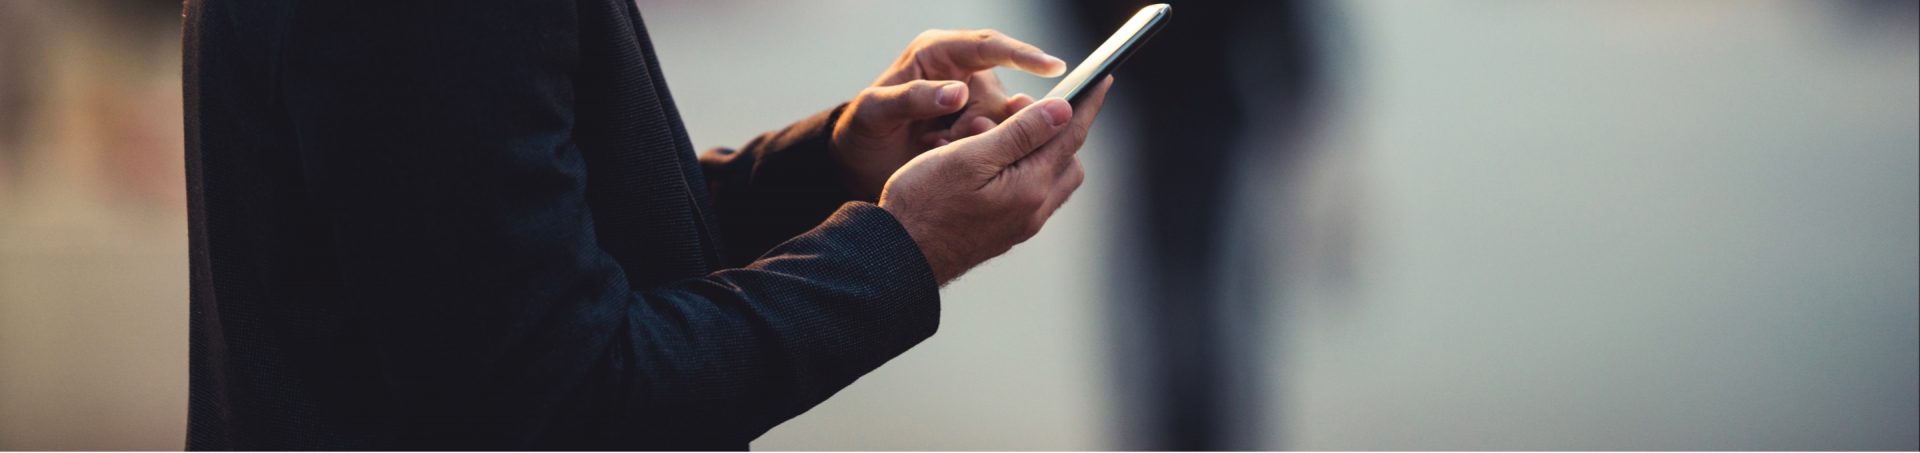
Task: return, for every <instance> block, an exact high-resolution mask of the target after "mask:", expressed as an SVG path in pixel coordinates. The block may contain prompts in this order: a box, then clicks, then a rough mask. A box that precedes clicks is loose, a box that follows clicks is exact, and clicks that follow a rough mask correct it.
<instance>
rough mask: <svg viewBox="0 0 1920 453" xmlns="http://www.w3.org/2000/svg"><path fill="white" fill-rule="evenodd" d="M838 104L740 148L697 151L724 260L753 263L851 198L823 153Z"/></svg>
mask: <svg viewBox="0 0 1920 453" xmlns="http://www.w3.org/2000/svg"><path fill="white" fill-rule="evenodd" d="M845 109H846V105H845V104H841V105H840V106H838V107H834V108H832V109H829V110H827V111H824V112H820V113H817V114H814V115H812V116H809V117H807V118H806V119H802V120H800V121H799V122H795V123H793V124H792V125H789V126H787V127H786V128H785V129H781V130H778V131H773V132H768V133H765V134H761V135H760V136H759V137H755V138H754V139H753V141H750V142H747V146H745V147H741V148H739V149H732V148H714V149H711V150H708V151H707V152H706V153H703V154H701V155H700V167H701V169H702V170H704V172H705V173H706V177H707V188H708V193H711V194H713V204H714V207H715V208H716V211H717V212H716V214H715V216H716V217H717V218H718V221H719V223H720V225H719V226H720V232H721V235H722V237H725V238H726V245H727V249H726V253H725V259H726V260H727V263H728V264H729V265H740V264H743V263H746V262H749V261H752V260H753V259H754V258H757V257H759V256H760V255H762V254H764V253H766V251H767V250H768V249H771V248H773V246H774V245H775V244H779V243H781V242H782V241H786V240H787V239H788V238H792V237H793V236H794V235H797V234H800V233H801V232H803V231H807V229H809V228H812V227H813V226H814V225H818V224H819V223H820V221H821V220H825V219H826V218H827V215H828V214H831V213H833V211H834V210H835V209H836V208H838V207H839V206H840V204H841V203H845V202H848V201H852V200H853V199H854V196H853V194H852V193H851V192H850V191H848V190H847V188H846V186H844V185H842V182H841V181H843V180H845V178H843V177H842V176H841V172H842V170H841V169H840V166H839V165H837V164H836V163H835V160H834V159H833V157H832V156H831V155H830V154H829V151H828V146H829V145H828V143H829V139H830V138H831V137H832V136H833V125H834V123H835V121H837V120H838V118H839V117H840V112H841V111H842V110H845ZM862 201H869V202H870V201H874V200H862Z"/></svg>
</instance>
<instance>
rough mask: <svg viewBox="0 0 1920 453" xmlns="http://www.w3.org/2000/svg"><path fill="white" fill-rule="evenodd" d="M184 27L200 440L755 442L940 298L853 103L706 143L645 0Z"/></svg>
mask: <svg viewBox="0 0 1920 453" xmlns="http://www.w3.org/2000/svg"><path fill="white" fill-rule="evenodd" d="M185 52H186V62H185V89H186V118H187V124H186V128H187V175H188V192H189V199H190V202H189V203H190V206H189V208H190V211H191V232H192V241H191V244H192V245H191V249H192V250H191V251H192V259H191V263H192V288H193V289H192V300H193V302H192V307H193V308H192V345H191V351H192V359H191V360H192V365H191V378H192V379H191V381H192V390H191V409H190V413H189V419H190V421H189V426H188V437H187V447H188V448H191V449H229V448H237V449H268V450H275V449H363V448H378V449H416V448H428V449H441V448H457V449H480V450H494V449H518V448H538V449H562V450H573V449H654V448H676V449H704V448H722V449H742V448H745V447H746V446H747V443H748V441H750V440H752V439H753V438H755V437H757V436H759V435H760V434H762V433H764V432H766V431H767V430H768V429H770V428H772V427H773V426H774V425H777V424H779V423H781V422H782V421H785V420H787V419H789V418H792V417H794V416H795V415H798V414H800V413H801V412H804V411H806V410H807V409H808V408H811V407H813V406H814V405H815V404H818V403H820V402H821V401H822V400H824V399H826V398H827V397H828V396H830V395H832V394H833V393H834V392H836V391H838V390H839V389H841V388H842V387H845V386H846V385H848V384H850V383H852V382H853V380H854V379H857V378H859V377H860V376H861V375H863V374H865V373H867V372H868V371H871V370H873V369H874V368H875V367H878V366H880V364H881V363H884V362H886V361H887V360H889V359H891V358H893V357H894V356H896V355H899V354H900V353H902V352H904V351H906V350H907V348H909V347H911V346H913V345H914V344H916V343H918V342H919V341H921V340H922V339H925V338H927V337H928V336H929V335H931V334H932V333H933V332H934V329H935V326H936V325H937V323H938V319H939V300H938V292H937V286H936V284H935V282H934V279H933V276H932V273H931V271H930V270H929V269H928V267H927V263H926V260H925V258H924V257H923V256H921V254H920V250H919V249H918V248H917V247H916V246H915V244H914V242H913V240H912V238H911V237H909V236H908V235H907V232H906V231H905V230H904V229H902V228H901V226H900V225H899V224H898V223H897V222H896V221H895V220H894V218H893V217H892V216H891V215H889V214H888V213H887V212H886V211H885V210H882V209H880V208H878V207H876V206H874V205H872V204H868V203H865V202H861V201H853V200H850V197H849V196H848V195H847V193H846V191H844V190H843V189H841V188H840V186H838V185H837V184H838V180H839V178H838V177H837V175H836V171H837V170H836V168H837V167H836V166H835V165H834V164H833V163H832V161H831V158H830V157H829V156H828V153H827V149H826V147H827V145H826V143H827V139H826V137H827V136H828V134H829V132H830V128H831V126H832V124H833V118H834V116H835V115H836V112H837V111H838V110H837V109H836V110H832V111H828V112H824V113H822V114H820V115H816V116H814V117H812V118H808V119H806V120H803V121H801V122H799V123H796V124H795V125H793V126H791V127H789V128H787V129H785V130H783V131H778V132H774V133H769V134H767V135H764V136H761V137H759V138H757V139H755V140H754V141H753V142H751V143H749V144H748V145H747V146H746V147H744V148H742V149H740V150H738V151H737V152H735V151H731V150H716V151H712V152H709V153H707V154H706V155H705V156H702V157H700V158H698V159H696V156H695V154H694V152H693V149H692V147H691V145H690V144H689V141H688V139H687V134H686V129H685V128H684V127H683V126H682V124H681V121H680V117H679V114H678V113H677V112H676V110H675V107H674V104H673V99H672V98H671V97H670V96H669V95H668V93H667V87H666V82H665V80H664V79H663V77H662V76H661V73H660V65H659V63H658V61H657V59H656V58H655V56H654V52H653V49H652V45H651V44H650V43H649V41H648V38H647V34H646V30H645V27H644V26H643V25H642V23H641V20H640V15H639V12H638V11H637V10H636V9H635V7H634V6H633V4H632V3H631V2H630V1H626V0H579V1H491V0H489V1H458V2H451V1H449V2H425V1H421V2H413V1H405V2H392V1H382V2H364V3H363V2H350V1H340V0H327V1H304V2H303V1H293V0H275V1H268V0H236V1H221V0H194V1H191V2H188V7H187V16H186V39H185ZM741 65H742V66H751V65H752V62H741Z"/></svg>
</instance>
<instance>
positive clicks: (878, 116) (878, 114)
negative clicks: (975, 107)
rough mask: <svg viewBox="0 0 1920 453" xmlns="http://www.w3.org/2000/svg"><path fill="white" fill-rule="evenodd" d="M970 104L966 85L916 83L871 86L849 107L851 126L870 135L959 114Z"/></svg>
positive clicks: (921, 81) (960, 83)
mask: <svg viewBox="0 0 1920 453" xmlns="http://www.w3.org/2000/svg"><path fill="white" fill-rule="evenodd" d="M966 105H967V84H966V83H965V82H960V81H954V80H915V81H912V82H907V83H902V84H899V85H888V86H878V87H868V88H867V89H865V90H861V91H860V95H858V96H855V97H854V98H853V102H852V103H851V104H849V105H848V109H847V110H848V112H847V114H848V115H852V116H853V122H852V124H853V125H854V126H855V127H859V128H862V129H863V130H866V131H869V132H876V133H877V132H888V131H892V130H894V129H898V128H900V127H901V126H905V125H906V124H907V123H909V122H913V121H917V120H924V119H930V118H936V117H939V116H941V115H946V114H949V113H953V112H958V111H960V109H961V108H962V107H965V106H966Z"/></svg>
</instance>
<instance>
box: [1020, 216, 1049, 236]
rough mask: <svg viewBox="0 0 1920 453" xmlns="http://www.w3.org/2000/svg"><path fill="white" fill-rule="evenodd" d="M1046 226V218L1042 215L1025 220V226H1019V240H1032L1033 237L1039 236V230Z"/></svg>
mask: <svg viewBox="0 0 1920 453" xmlns="http://www.w3.org/2000/svg"><path fill="white" fill-rule="evenodd" d="M1046 225H1047V220H1046V217H1045V216H1043V215H1039V214H1035V215H1034V216H1033V217H1032V218H1030V219H1027V223H1026V225H1022V226H1021V228H1020V239H1021V240H1027V239H1032V238H1033V237H1034V236H1037V235H1039V234H1040V228H1041V227H1044V226H1046Z"/></svg>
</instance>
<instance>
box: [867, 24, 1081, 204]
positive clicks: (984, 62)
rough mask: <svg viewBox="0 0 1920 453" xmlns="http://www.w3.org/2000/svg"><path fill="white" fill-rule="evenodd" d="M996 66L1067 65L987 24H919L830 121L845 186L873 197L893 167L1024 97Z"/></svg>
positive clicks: (988, 121) (1046, 70)
mask: <svg viewBox="0 0 1920 453" xmlns="http://www.w3.org/2000/svg"><path fill="white" fill-rule="evenodd" d="M996 66H1007V67H1012V68H1016V69H1020V70H1022V71H1026V72H1030V73H1033V74H1035V75H1039V76H1043V77H1054V76H1058V75H1060V74H1061V73H1064V72H1066V69H1067V64H1066V62H1064V61H1061V60H1060V59H1059V58H1054V57H1053V56H1051V55H1047V53H1046V52H1043V51H1041V50H1040V48H1038V47H1034V46H1033V45H1031V44H1027V43H1024V42H1020V41H1018V40H1015V39H1013V38H1009V37H1007V36H1006V35H1004V34H1001V33H1000V32H997V31H993V30H927V31H926V32H923V33H921V34H920V36H919V37H916V38H914V40H913V42H912V43H911V44H909V45H908V46H907V49H906V51H904V52H902V53H901V54H900V58H899V59H898V60H895V61H894V63H893V66H892V67H889V68H887V70H886V72H884V73H882V74H880V78H879V79H876V80H874V82H873V85H872V86H870V87H868V88H866V89H864V90H861V91H860V94H859V95H857V96H854V98H853V101H852V102H851V103H849V104H848V105H847V109H846V110H845V111H843V112H841V114H840V119H839V122H838V123H835V124H834V129H833V137H832V147H831V149H832V153H833V155H834V158H835V159H836V160H838V161H839V162H840V166H841V168H842V169H843V170H845V175H846V178H847V181H846V183H847V187H848V189H850V190H852V191H853V193H854V194H855V195H856V196H858V197H860V198H862V199H867V200H873V199H876V198H877V197H878V196H879V195H880V188H881V186H882V185H883V184H885V183H886V182H887V178H888V177H890V176H892V175H893V172H894V170H897V169H899V168H900V165H902V164H905V163H906V162H907V161H908V160H911V159H913V157H914V156H917V155H919V154H920V153H922V152H925V151H926V150H928V149H932V148H934V147H938V146H942V145H945V144H947V143H949V142H951V141H954V140H959V139H961V138H965V137H968V136H971V135H975V134H979V133H981V132H985V131H987V130H989V129H992V128H993V126H994V125H996V124H998V123H999V122H1000V121H1004V120H1005V119H1006V118H1007V116H1008V115H1011V114H1013V112H1017V111H1019V110H1020V109H1022V108H1025V107H1026V106H1027V105H1029V104H1032V103H1033V98H1031V97H1028V96H1027V95H1025V94H1019V95H1014V96H1011V97H1009V96H1007V94H1006V89H1005V88H1003V87H1002V86H1001V85H1000V79H999V78H998V77H996V76H994V74H993V68H994V67H996ZM956 114H957V115H958V116H957V119H954V118H955V115H956Z"/></svg>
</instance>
